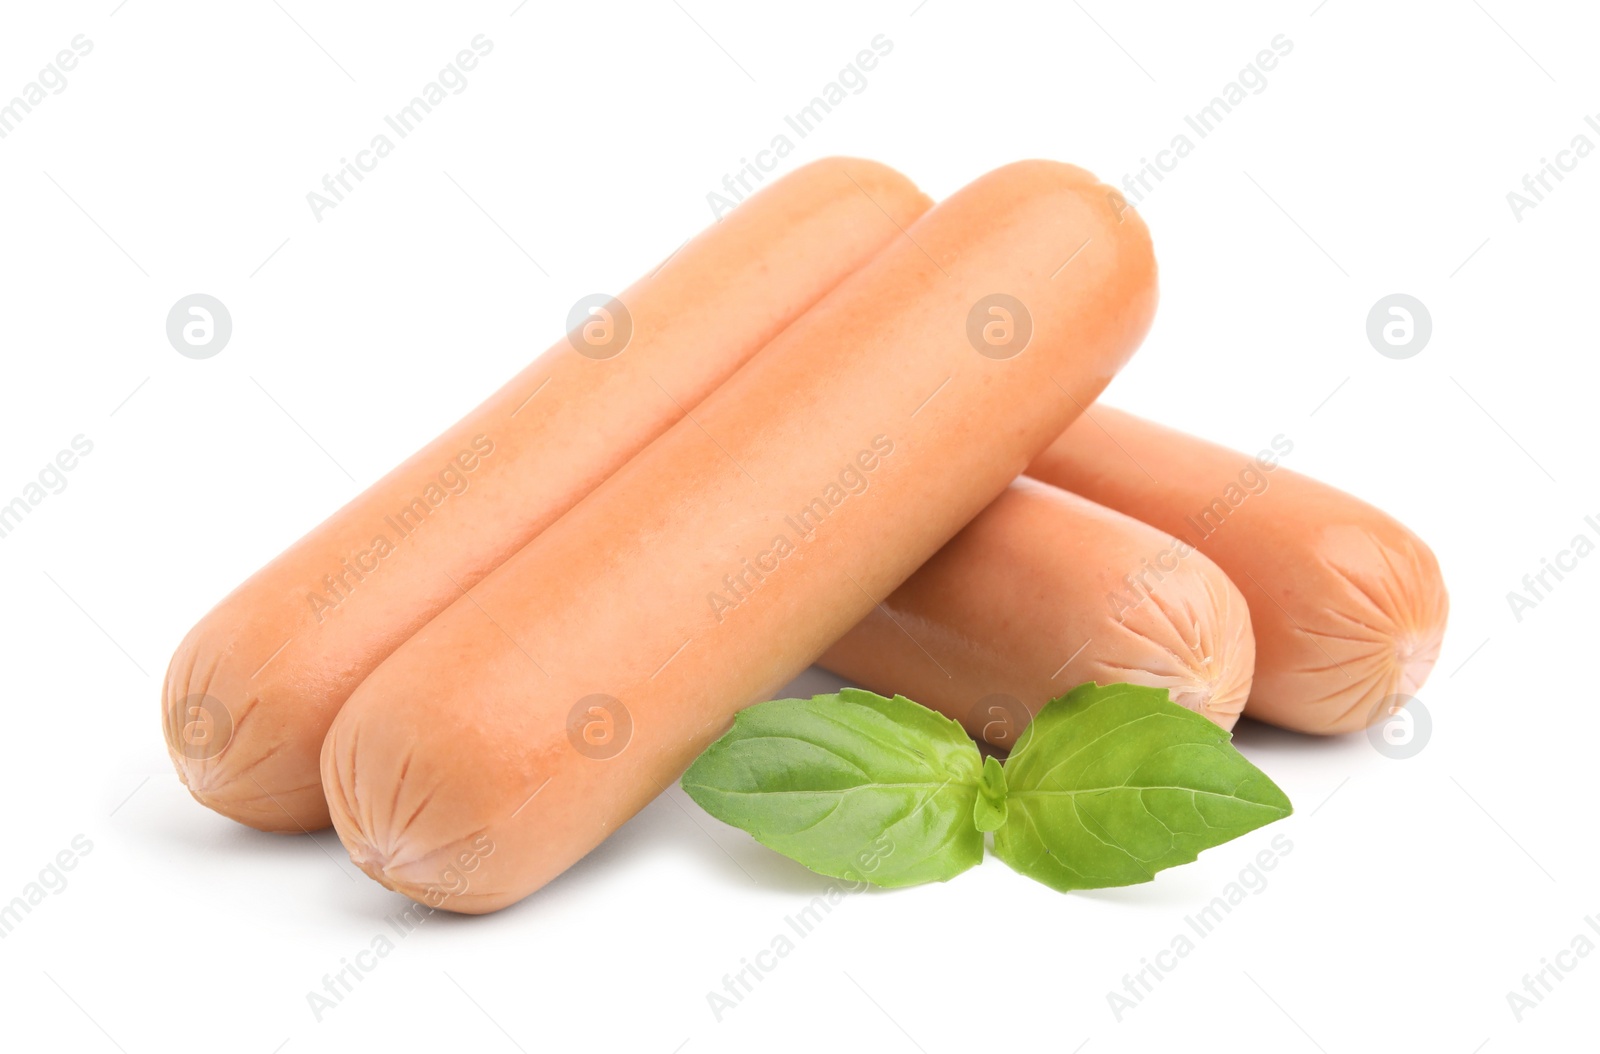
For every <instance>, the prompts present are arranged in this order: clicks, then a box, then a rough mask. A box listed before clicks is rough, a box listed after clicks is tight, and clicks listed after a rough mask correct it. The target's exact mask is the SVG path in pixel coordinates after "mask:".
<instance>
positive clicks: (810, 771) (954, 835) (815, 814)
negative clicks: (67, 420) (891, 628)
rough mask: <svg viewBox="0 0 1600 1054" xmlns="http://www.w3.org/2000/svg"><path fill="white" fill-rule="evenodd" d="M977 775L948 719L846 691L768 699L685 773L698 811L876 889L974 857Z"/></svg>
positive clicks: (928, 878) (978, 768) (973, 748)
mask: <svg viewBox="0 0 1600 1054" xmlns="http://www.w3.org/2000/svg"><path fill="white" fill-rule="evenodd" d="M982 774H983V766H982V763H981V760H980V755H979V753H978V747H977V744H976V743H974V742H973V741H972V739H971V737H970V736H968V735H967V733H966V732H965V731H964V730H963V729H962V727H961V725H960V724H959V723H958V722H955V721H952V720H950V719H949V718H946V717H943V716H941V715H939V714H936V713H934V712H933V711H932V710H929V709H927V708H926V707H923V706H920V705H918V704H916V703H914V702H912V701H911V700H909V699H907V698H905V697H903V696H898V695H897V696H895V697H894V698H893V699H885V698H884V697H883V696H881V695H874V694H873V693H872V692H864V691H860V690H858V689H853V688H847V689H845V690H843V691H841V692H839V693H838V694H837V695H819V696H815V697H813V698H811V699H774V700H772V701H771V702H766V703H757V704H756V705H755V706H752V707H749V708H747V709H745V710H743V711H741V712H740V713H739V714H738V715H737V716H736V717H735V718H734V721H733V728H732V729H731V730H729V732H728V733H727V734H726V735H724V736H723V737H722V738H721V739H719V740H717V741H716V742H715V743H713V744H711V746H710V747H708V748H707V749H706V751H705V753H703V754H701V755H700V757H699V758H697V759H696V760H695V763H694V764H693V765H691V766H689V771H688V772H686V773H684V776H683V780H682V786H683V789H684V790H685V791H686V792H687V793H688V795H689V797H691V798H693V799H694V800H695V802H696V803H698V804H699V805H700V807H701V808H703V809H705V811H706V812H708V813H710V814H711V815H712V816H715V817H716V818H717V819H719V820H721V821H723V822H724V823H728V824H732V825H733V826H735V827H738V828H741V829H742V830H744V831H747V832H749V833H750V834H751V835H753V836H754V837H755V839H756V841H758V842H760V843H761V844H762V845H765V846H767V847H768V848H771V849H775V850H777V851H778V852H780V853H782V854H783V855H785V856H787V857H790V858H791V859H794V860H796V861H799V862H800V863H801V864H804V865H805V866H806V867H809V868H810V869H811V870H813V871H818V872H821V873H822V874H824V875H831V876H833V877H835V878H844V879H849V880H851V881H863V882H868V883H871V884H873V885H878V886H909V885H915V884H917V883H919V882H933V881H944V880H945V879H948V878H951V877H953V876H955V875H958V874H960V873H961V872H963V871H965V870H966V869H967V868H969V867H971V866H972V865H974V864H976V863H978V862H979V861H981V860H982V859H983V834H982V832H980V831H979V830H978V829H977V828H976V827H975V826H974V825H973V809H974V807H975V803H976V801H977V798H978V796H979V783H980V780H981V779H982Z"/></svg>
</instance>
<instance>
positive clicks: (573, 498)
mask: <svg viewBox="0 0 1600 1054" xmlns="http://www.w3.org/2000/svg"><path fill="white" fill-rule="evenodd" d="M931 204H932V202H931V201H930V200H929V199H928V198H927V197H926V196H925V195H923V194H922V193H921V192H920V191H918V190H917V189H916V187H915V186H913V185H912V184H911V182H910V181H909V180H907V179H906V178H905V177H904V176H902V175H900V174H899V173H897V172H895V171H893V170H891V169H889V168H886V167H885V166H883V165H879V164H876V163H874V162H870V161H860V160H854V159H848V158H833V159H828V160H824V161H818V162H816V163H814V164H811V165H807V166H806V167H804V168H801V169H798V170H796V171H795V172H793V173H791V174H790V175H788V176H786V177H784V178H783V179H781V180H779V181H778V182H776V183H774V184H772V185H771V186H769V187H767V188H765V189H764V190H762V191H761V192H760V193H758V194H756V195H754V196H753V197H751V198H750V199H749V200H748V201H746V202H745V203H744V204H743V205H741V206H740V207H739V208H738V209H736V210H734V211H733V212H732V213H730V214H729V215H728V216H726V217H725V218H724V219H723V220H722V221H721V222H720V223H718V224H716V225H714V226H712V227H710V228H708V229H707V230H706V231H705V232H703V233H702V234H700V235H699V236H697V237H696V238H694V239H693V240H692V241H690V242H688V243H687V244H685V245H684V246H683V247H682V248H681V249H679V251H678V252H676V253H675V254H674V255H672V256H671V257H670V258H669V259H668V260H667V261H665V262H664V263H663V264H662V265H661V266H660V267H658V268H657V270H656V271H655V272H654V273H652V274H651V275H649V276H648V277H646V278H643V279H641V280H640V281H639V282H637V283H635V284H634V285H633V286H631V287H630V288H628V289H627V290H626V291H625V292H623V293H622V294H621V295H620V297H617V298H615V299H614V300H612V301H609V302H606V303H603V304H597V305H591V307H592V310H591V313H590V314H589V315H588V316H587V317H585V318H583V319H582V321H581V324H580V325H579V327H578V328H576V329H574V330H573V332H572V333H569V334H568V336H567V337H566V338H565V339H563V340H562V341H560V342H558V343H557V344H556V345H555V346H554V347H552V348H551V349H550V350H549V351H547V352H546V353H545V354H544V355H543V356H541V357H540V358H539V359H537V360H536V361H535V362H534V363H533V364H532V365H530V366H528V367H527V368H526V369H525V370H523V371H522V372H521V373H519V374H518V375H517V376H516V377H514V378H512V379H511V381H510V382H508V383H507V384H506V385H505V386H504V387H503V388H501V389H500V390H499V391H498V392H496V393H495V394H494V395H492V396H490V397H489V399H488V400H486V401H485V402H484V403H483V404H482V405H480V406H479V407H478V408H477V409H475V410H473V411H472V412H471V413H469V414H468V415H467V416H466V417H465V418H463V419H462V420H461V421H460V422H458V423H457V424H455V425H454V426H452V427H451V428H450V429H449V430H448V431H447V432H445V433H444V434H443V435H441V436H440V437H439V438H438V439H435V440H434V441H433V442H432V443H430V444H428V445H427V446H426V447H424V448H423V449H422V450H421V451H419V452H418V453H416V454H415V455H413V456H412V457H411V458H410V459H409V460H407V461H406V462H405V463H403V464H402V465H400V466H399V467H398V468H396V469H395V470H394V471H392V472H390V473H389V474H388V475H387V476H385V477H384V478H383V479H381V480H379V481H378V482H377V483H375V484H373V485H372V486H371V487H370V488H368V489H367V490H366V491H364V492H363V493H361V494H360V495H358V496H357V497H355V498H354V499H352V500H351V501H350V502H349V503H348V504H347V505H345V507H344V508H342V509H340V510H339V511H338V512H337V513H335V514H334V515H333V516H331V517H330V518H329V519H327V520H326V521H324V522H323V523H322V524H320V525H319V526H318V527H316V528H315V529H314V530H312V531H311V532H310V533H309V534H307V535H306V536H305V537H304V538H302V539H300V540H299V541H298V542H296V543H295V544H294V545H292V546H291V547H290V548H289V549H288V550H286V551H285V552H284V553H283V554H282V555H280V556H279V557H278V558H277V559H275V560H273V561H272V562H271V563H270V564H268V565H267V566H266V567H265V568H263V569H262V570H260V571H258V572H257V573H256V574H254V575H252V576H251V577H250V578H249V579H248V580H247V581H246V582H245V583H244V584H243V585H241V586H240V587H239V588H237V589H235V590H234V591H233V592H232V593H231V594H229V595H228V596H227V597H226V598H225V599H224V600H223V601H222V602H221V603H219V604H218V605H217V606H216V607H215V608H214V609H213V610H212V611H211V612H210V613H209V614H208V615H206V616H205V618H203V619H202V620H201V621H200V623H199V624H198V625H196V626H195V627H194V629H192V630H191V631H190V632H189V634H188V636H187V637H185V638H184V640H183V642H182V644H180V645H179V647H178V649H177V652H176V654H175V655H174V656H173V659H172V663H171V666H170V667H169V669H168V671H167V677H166V682H165V686H164V688H163V707H162V726H163V731H164V732H165V734H166V739H167V745H168V751H169V753H170V754H171V756H172V760H173V763H174V764H175V765H176V767H177V770H178V774H179V776H180V777H181V778H182V779H183V781H184V782H185V783H186V784H187V785H188V787H189V790H190V792H191V793H192V794H193V795H194V797H195V798H196V799H198V800H199V801H200V802H202V803H203V804H205V805H208V806H210V807H211V808H213V809H215V810H216V811H218V812H220V813H222V814H223V815H225V816H230V817H232V818H233V819H235V820H238V821H240V822H241V823H246V824H249V825H250V826H252V827H257V828H260V829H262V830H268V831H291V832H292V831H301V830H312V829H315V828H319V827H325V826H327V824H328V808H327V802H326V800H325V797H324V795H323V790H322V785H321V780H320V777H319V775H318V757H319V752H320V750H321V748H322V740H323V738H324V736H325V735H326V734H327V731H328V726H329V724H330V723H331V722H332V721H333V716H334V714H335V713H337V712H338V710H339V707H340V706H341V705H343V703H344V701H345V699H346V698H347V697H348V696H349V694H350V692H351V691H352V690H353V689H354V688H355V686H356V685H357V684H359V683H360V682H361V680H362V678H364V677H365V676H366V675H367V674H369V673H371V672H372V670H373V669H374V668H376V667H377V665H378V664H379V662H381V661H382V660H383V659H384V657H385V656H387V655H388V654H389V653H390V652H392V651H393V650H394V649H395V648H396V647H398V646H399V645H400V643H401V642H402V641H404V640H405V639H406V638H408V637H410V636H411V635H412V634H413V633H415V632H416V631H417V630H418V629H420V628H421V627H422V626H424V625H426V624H427V622H428V620H429V619H431V618H432V617H433V616H434V615H437V614H438V613H439V612H440V611H442V610H444V609H445V607H446V606H448V605H449V604H450V603H451V602H453V601H455V600H457V599H458V598H460V597H461V596H462V595H463V592H464V591H465V590H468V589H470V588H472V586H474V585H475V584H477V583H478V582H479V581H480V580H481V579H482V578H483V577H484V576H485V575H487V574H488V573H489V572H490V571H491V570H493V569H494V568H495V567H497V566H498V565H499V564H500V563H501V562H502V561H504V560H505V559H506V558H507V557H509V556H510V555H511V554H512V553H515V552H516V551H517V550H518V549H520V548H521V547H522V546H523V545H524V544H525V543H527V542H528V540H529V539H531V538H533V537H534V536H535V535H537V534H538V533H539V532H540V531H543V530H545V529H546V528H548V527H549V525H550V524H551V523H552V522H554V521H555V520H556V519H557V518H558V517H559V516H561V515H562V514H563V513H564V512H566V510H568V509H570V508H571V507H572V506H573V505H575V504H576V503H577V502H578V500H579V499H580V498H582V497H583V496H584V495H585V494H587V493H588V492H589V491H591V490H593V489H594V488H595V487H596V486H597V485H598V484H599V483H600V482H601V481H602V480H604V479H605V478H606V477H608V476H610V475H611V474H612V473H613V472H614V471H616V469H617V468H618V467H619V466H620V465H622V464H623V463H624V462H625V461H627V460H628V458H630V457H632V456H633V455H634V454H636V453H637V452H638V451H639V450H641V449H643V448H644V447H645V446H646V445H647V444H648V443H649V442H650V441H651V440H652V439H654V438H655V437H656V436H658V435H660V434H661V433H662V432H664V431H666V430H667V428H668V427H669V426H670V425H671V424H673V423H674V422H676V421H678V420H680V419H682V418H683V416H684V413H685V408H686V407H693V406H694V405H696V404H697V403H699V402H700V400H701V399H703V398H704V397H705V396H706V395H707V394H708V393H709V392H711V391H712V390H713V389H714V388H716V386H717V385H719V384H721V383H722V382H723V381H724V380H726V379H727V377H728V376H729V375H731V374H732V373H733V371H734V370H735V369H737V368H738V367H739V366H740V365H741V364H742V363H743V362H744V361H745V360H747V359H748V358H750V356H751V355H753V354H754V353H755V352H756V351H757V350H759V349H760V348H761V347H762V346H764V345H765V344H766V343H767V342H768V341H769V340H771V339H772V338H773V337H774V336H776V335H777V334H778V333H779V332H781V331H782V330H783V329H784V327H785V326H787V325H788V324H789V323H790V322H792V321H793V320H794V319H795V318H797V317H798V316H799V315H800V314H801V313H803V312H804V311H805V310H806V309H807V308H809V307H810V306H811V305H812V304H814V303H816V302H817V301H818V300H819V299H821V297H822V296H823V294H825V293H826V292H827V291H828V290H829V289H831V288H832V287H833V286H834V285H836V284H837V283H838V282H839V281H840V280H841V279H842V278H844V277H845V275H847V274H849V273H850V272H851V271H853V270H855V269H856V268H857V267H859V266H861V265H862V264H864V263H865V262H866V261H867V260H868V259H870V258H871V257H872V256H873V255H874V254H876V253H877V252H878V251H879V250H881V249H882V248H883V247H884V246H885V245H887V244H889V243H890V242H891V241H892V240H895V239H899V238H901V237H903V235H902V233H901V232H902V229H903V228H904V227H905V226H907V225H908V224H910V223H911V222H912V220H914V219H915V218H916V217H917V216H919V215H921V214H922V213H923V212H924V211H926V209H927V208H928V207H929V206H930V205H931ZM596 299H599V300H604V299H605V298H603V297H601V298H596ZM582 306H583V305H582V304H581V303H580V307H582ZM576 310H577V309H575V311H576Z"/></svg>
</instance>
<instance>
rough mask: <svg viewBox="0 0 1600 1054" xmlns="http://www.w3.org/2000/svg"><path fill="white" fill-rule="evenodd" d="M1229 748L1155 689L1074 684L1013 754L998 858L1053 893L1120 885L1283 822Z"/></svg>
mask: <svg viewBox="0 0 1600 1054" xmlns="http://www.w3.org/2000/svg"><path fill="white" fill-rule="evenodd" d="M1232 738H1233V737H1232V736H1230V735H1229V734H1228V733H1227V732H1225V731H1223V730H1222V729H1220V728H1218V727H1217V726H1216V725H1214V724H1212V723H1211V722H1210V721H1208V720H1207V719H1206V718H1204V717H1201V716H1200V715H1199V714H1197V713H1194V712H1193V711H1191V710H1188V709H1185V708H1184V707H1182V706H1179V705H1178V704H1176V703H1174V702H1172V701H1171V700H1170V699H1168V698H1167V693H1166V691H1165V690H1163V689H1159V688H1139V687H1135V686H1134V685H1129V684H1112V685H1106V686H1104V687H1101V686H1100V685H1097V684H1093V683H1090V684H1084V685H1080V686H1079V687H1078V688H1075V689H1074V690H1073V691H1071V692H1070V693H1068V694H1067V695H1065V696H1063V697H1062V698H1060V699H1057V700H1055V701H1054V702H1052V703H1050V704H1049V705H1048V706H1046V707H1045V708H1044V709H1043V710H1041V711H1040V712H1039V715H1038V716H1037V717H1035V718H1034V719H1033V723H1032V724H1030V725H1029V726H1028V728H1027V729H1026V731H1024V732H1023V734H1022V738H1021V739H1020V740H1018V742H1017V746H1016V749H1015V750H1013V751H1012V752H1011V757H1010V759H1009V760H1007V762H1006V765H1005V775H1006V805H1007V816H1006V822H1005V824H1004V826H1002V827H1001V828H1000V829H999V830H998V831H996V832H995V836H994V852H995V855H996V856H998V857H999V858H1000V859H1002V860H1004V861H1005V862H1006V863H1008V864H1010V865H1011V866H1012V867H1013V868H1015V869H1016V870H1018V871H1020V872H1022V873H1023V874H1025V875H1027V876H1028V877H1030V878H1034V879H1037V880H1039V881H1040V882H1043V883H1044V884H1045V885H1047V886H1050V887H1051V888H1053V889H1058V890H1062V891H1066V890H1072V889H1098V888H1101V887H1105V886H1127V885H1133V884H1135V883H1139V882H1148V881H1150V880H1151V879H1152V878H1154V877H1155V874H1156V872H1157V871H1161V870H1163V869H1165V868H1169V867H1172V866H1174V865H1176V864H1186V863H1188V862H1190V861H1191V860H1193V859H1194V858H1195V857H1196V856H1197V855H1199V853H1200V851H1201V850H1204V849H1209V848H1211V847H1212V846H1214V845H1221V844H1222V843H1223V842H1226V841H1230V840H1231V839H1234V838H1237V837H1239V836H1240V835H1242V834H1245V833H1246V832H1248V831H1253V830H1255V829H1256V828H1258V827H1261V826H1264V825H1266V824H1269V823H1272V822H1273V821H1274V820H1281V819H1282V818H1283V817H1285V816H1288V815H1289V814H1290V812H1292V811H1293V807H1292V806H1291V805H1290V804H1289V799H1288V797H1287V796H1285V795H1284V793H1283V791H1281V790H1279V789H1278V787H1277V785H1275V784H1274V783H1273V782H1272V781H1271V780H1269V779H1268V778H1267V777H1266V776H1265V775H1263V774H1262V773H1261V770H1260V769H1257V768H1256V767H1255V766H1254V765H1252V764H1250V762H1248V761H1246V760H1245V759H1244V757H1243V755H1241V754H1240V753H1239V752H1238V751H1237V750H1236V749H1234V746H1233V743H1232V742H1231V740H1232Z"/></svg>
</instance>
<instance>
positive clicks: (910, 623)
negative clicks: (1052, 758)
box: [820, 476, 1256, 750]
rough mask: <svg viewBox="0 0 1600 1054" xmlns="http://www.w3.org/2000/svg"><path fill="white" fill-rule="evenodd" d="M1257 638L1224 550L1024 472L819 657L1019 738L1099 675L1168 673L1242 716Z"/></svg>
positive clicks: (1203, 699)
mask: <svg viewBox="0 0 1600 1054" xmlns="http://www.w3.org/2000/svg"><path fill="white" fill-rule="evenodd" d="M1255 650H1256V649H1255V638H1254V637H1253V636H1252V635H1251V632H1250V614H1249V612H1248V610H1247V609H1246V607H1245V601H1244V597H1243V596H1241V595H1240V594H1239V590H1238V588H1237V587H1236V586H1234V584H1233V583H1232V582H1230V581H1229V580H1228V576H1227V575H1225V574H1223V573H1222V570H1221V569H1220V568H1218V567H1217V565H1216V564H1214V563H1212V562H1211V561H1210V560H1208V559H1207V558H1206V557H1204V556H1202V555H1200V554H1199V553H1197V552H1195V551H1194V549H1193V548H1191V547H1189V546H1187V545H1185V544H1183V543H1182V542H1179V541H1178V540H1176V539H1174V538H1172V537H1171V536H1170V535H1167V534H1164V533H1163V532H1161V531H1159V530H1157V529H1155V528H1154V527H1149V526H1147V525H1145V524H1143V523H1140V522H1139V521H1138V520H1135V519H1132V518H1131V517H1128V516H1124V515H1123V514H1122V513H1120V512H1114V511H1112V510H1111V509H1108V508H1106V507H1105V506H1103V505H1096V504H1095V503H1094V502H1092V501H1089V500H1088V499H1086V498H1081V497H1079V496H1077V495H1075V494H1069V493H1067V492H1066V491H1064V490H1061V489H1059V488H1057V487H1052V486H1050V485H1049V484H1047V483H1040V482H1038V481H1036V480H1032V479H1029V478H1027V477H1026V476H1023V477H1020V478H1019V479H1017V481H1016V482H1014V483H1012V484H1011V486H1010V487H1008V488H1006V491H1005V493H1004V494H1002V495H1000V497H999V498H997V499H996V500H995V502H994V503H993V504H992V505H990V506H989V507H988V508H987V509H984V510H983V512H982V513H980V514H979V515H978V518H977V519H975V520H973V521H972V522H971V523H969V524H968V525H967V526H966V527H964V528H963V529H962V531H961V533H960V534H958V535H956V536H955V538H954V539H952V540H951V541H950V544H948V545H946V546H945V547H944V548H943V549H941V550H939V552H938V554H937V555H936V556H934V558H933V559H931V560H929V561H928V562H927V563H926V564H923V565H922V568H921V569H920V570H919V571H917V573H916V574H914V575H912V576H911V578H910V579H908V580H907V581H906V583H905V585H903V586H901V587H900V588H899V589H897V590H895V591H894V593H892V594H891V595H890V596H889V598H888V599H887V600H885V601H884V602H883V603H882V604H881V605H879V606H878V607H877V608H875V609H874V610H873V611H872V613H871V614H869V615H868V616H867V617H866V618H865V619H863V620H862V621H861V623H860V624H859V625H857V626H856V627H855V628H854V629H852V630H851V631H850V632H848V633H846V634H845V635H844V636H843V637H842V638H840V640H839V641H838V642H836V643H835V644H834V645H833V646H832V647H831V648H829V649H828V650H827V651H826V652H825V653H824V654H823V656H822V658H821V660H820V662H821V664H822V665H823V666H826V667H828V668H829V669H831V670H833V671H834V672H836V673H838V674H840V675H841V676H843V677H845V678H847V679H849V680H851V681H852V682H854V683H855V684H857V685H860V686H861V687H863V688H868V689H870V690H872V691H875V692H878V693H880V694H883V695H894V694H896V693H899V694H901V695H905V696H909V697H910V698H912V699H915V700H916V701H917V702H919V703H921V704H923V705H924V706H928V707H932V708H933V709H935V710H938V711H940V712H942V713H943V714H944V715H945V716H947V717H951V718H954V719H955V720H957V721H960V722H961V723H962V724H963V725H965V726H966V729H967V731H968V732H970V733H971V734H972V735H973V737H974V738H978V739H981V740H983V741H984V742H987V743H988V744H989V745H990V746H993V747H998V748H1001V749H1006V750H1009V749H1010V748H1011V747H1012V746H1014V745H1015V744H1016V741H1017V736H1018V735H1020V734H1021V732H1022V730H1023V728H1025V727H1026V726H1027V724H1028V722H1029V720H1031V719H1032V716H1033V715H1034V714H1037V713H1038V712H1039V710H1040V709H1041V708H1043V706H1044V705H1045V704H1046V703H1048V702H1049V701H1050V700H1051V699H1054V698H1056V697H1057V696H1062V695H1065V694H1066V693H1067V692H1068V691H1069V690H1071V689H1072V688H1073V687H1074V686H1076V685H1079V684H1082V683H1083V682H1085V681H1098V682H1099V683H1101V684H1114V683H1117V682H1126V683H1129V684H1139V685H1145V686H1148V687H1151V688H1165V689H1167V691H1168V692H1169V693H1170V695H1171V697H1172V700H1173V702H1176V703H1179V704H1181V705H1183V706H1186V707H1188V708H1189V709H1191V710H1194V711H1196V712H1198V713H1201V714H1204V715H1205V716H1206V717H1209V718H1210V719H1211V720H1212V721H1214V722H1216V723H1217V724H1218V725H1220V726H1222V727H1223V728H1232V727H1233V724H1234V722H1235V721H1236V720H1237V719H1238V716H1239V711H1240V710H1241V709H1243V707H1244V701H1245V697H1246V696H1247V695H1248V694H1249V692H1250V676H1251V671H1252V669H1253V668H1254V665H1255Z"/></svg>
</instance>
